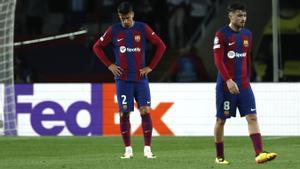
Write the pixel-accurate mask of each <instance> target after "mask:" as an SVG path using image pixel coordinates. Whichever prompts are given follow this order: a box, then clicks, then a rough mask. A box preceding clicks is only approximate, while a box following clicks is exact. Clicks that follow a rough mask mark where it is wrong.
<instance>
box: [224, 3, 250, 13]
mask: <svg viewBox="0 0 300 169" xmlns="http://www.w3.org/2000/svg"><path fill="white" fill-rule="evenodd" d="M236 10H241V11H246V5H245V4H242V3H238V2H236V3H233V4H230V5H228V7H227V12H228V13H229V12H233V11H236Z"/></svg>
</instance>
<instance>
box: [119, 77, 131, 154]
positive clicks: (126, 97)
mask: <svg viewBox="0 0 300 169" xmlns="http://www.w3.org/2000/svg"><path fill="white" fill-rule="evenodd" d="M132 89H133V87H132V84H131V83H128V82H126V81H121V80H116V93H117V100H118V106H119V112H120V133H121V135H122V139H123V143H124V146H125V153H124V154H123V155H122V156H121V158H122V159H128V158H132V157H133V150H132V147H131V139H130V132H131V125H130V113H129V112H131V111H133V109H134V105H133V104H134V103H133V90H132Z"/></svg>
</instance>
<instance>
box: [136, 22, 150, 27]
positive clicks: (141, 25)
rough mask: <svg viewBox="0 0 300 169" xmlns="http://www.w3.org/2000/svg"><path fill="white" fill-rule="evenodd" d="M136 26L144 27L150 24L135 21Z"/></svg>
mask: <svg viewBox="0 0 300 169" xmlns="http://www.w3.org/2000/svg"><path fill="white" fill-rule="evenodd" d="M134 26H135V27H137V28H144V27H146V26H148V24H147V23H145V22H140V21H135V22H134Z"/></svg>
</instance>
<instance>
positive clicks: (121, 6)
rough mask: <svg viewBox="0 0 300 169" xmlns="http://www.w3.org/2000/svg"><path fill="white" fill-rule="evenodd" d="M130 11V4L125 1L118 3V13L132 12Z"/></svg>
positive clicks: (131, 8) (131, 9)
mask: <svg viewBox="0 0 300 169" xmlns="http://www.w3.org/2000/svg"><path fill="white" fill-rule="evenodd" d="M132 11H133V7H132V5H131V4H130V3H129V2H127V1H125V2H121V3H120V4H119V5H118V13H120V14H128V13H129V12H132Z"/></svg>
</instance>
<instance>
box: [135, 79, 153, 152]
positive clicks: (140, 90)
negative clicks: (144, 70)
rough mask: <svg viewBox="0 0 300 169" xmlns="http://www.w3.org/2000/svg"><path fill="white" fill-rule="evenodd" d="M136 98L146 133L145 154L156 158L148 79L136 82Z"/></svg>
mask: <svg viewBox="0 0 300 169" xmlns="http://www.w3.org/2000/svg"><path fill="white" fill-rule="evenodd" d="M135 98H136V101H137V103H138V107H139V111H140V114H141V118H142V128H143V134H144V156H145V157H146V158H156V156H155V155H153V153H152V151H151V141H152V128H153V125H152V119H151V115H150V104H151V96H150V89H149V82H148V80H147V79H145V80H141V81H139V82H136V84H135Z"/></svg>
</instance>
